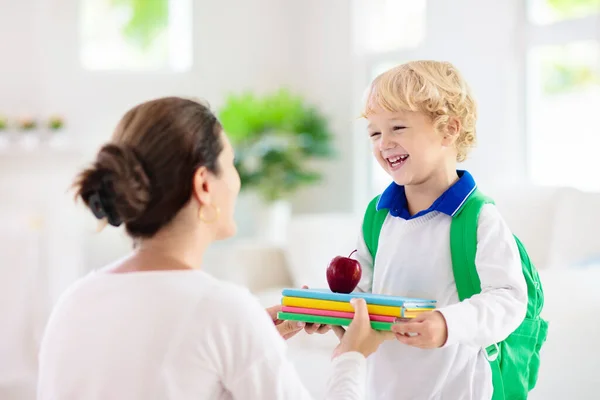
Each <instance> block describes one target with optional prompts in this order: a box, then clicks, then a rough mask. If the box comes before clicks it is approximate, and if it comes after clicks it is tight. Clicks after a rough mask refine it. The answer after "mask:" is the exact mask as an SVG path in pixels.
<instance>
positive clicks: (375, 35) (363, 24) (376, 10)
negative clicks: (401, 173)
mask: <svg viewBox="0 0 600 400" xmlns="http://www.w3.org/2000/svg"><path fill="white" fill-rule="evenodd" d="M356 4H357V8H358V9H357V10H356V13H357V14H358V16H359V17H358V23H357V26H358V27H359V28H358V30H359V32H358V35H357V36H358V38H359V43H360V45H361V46H360V47H361V49H360V53H361V56H362V57H363V59H362V61H363V62H364V65H365V66H366V69H365V70H364V71H365V72H366V74H364V75H363V74H362V73H361V75H363V76H362V82H360V86H361V87H362V88H366V87H367V86H368V84H369V83H370V82H371V81H372V80H373V78H375V77H376V76H377V75H379V74H380V73H382V72H384V71H386V70H388V69H389V68H391V67H393V66H395V65H398V64H400V63H402V62H404V61H406V60H407V59H408V58H410V56H409V55H408V54H407V53H408V52H411V51H414V50H415V49H417V48H419V47H421V46H422V45H423V43H424V41H425V39H426V33H427V29H426V27H427V1H426V0H369V1H368V2H362V1H357V2H356ZM362 96H363V93H360V94H359V95H358V96H357V98H362ZM357 125H358V126H357V137H358V138H359V142H358V146H360V148H361V149H362V153H361V152H359V153H358V154H365V157H368V162H367V164H366V165H367V166H368V181H369V185H370V188H369V190H368V193H366V194H365V195H367V196H371V195H373V194H377V193H381V191H382V190H383V189H385V188H386V187H387V186H388V185H389V184H390V182H391V179H390V177H389V175H388V174H387V173H386V172H385V171H384V170H383V169H382V168H381V166H380V165H379V164H378V163H377V160H375V158H374V157H373V156H372V155H371V152H370V151H368V152H366V151H365V150H364V149H365V148H368V149H370V140H369V138H368V136H367V133H366V124H362V123H361V124H357ZM363 165H364V164H363Z"/></svg>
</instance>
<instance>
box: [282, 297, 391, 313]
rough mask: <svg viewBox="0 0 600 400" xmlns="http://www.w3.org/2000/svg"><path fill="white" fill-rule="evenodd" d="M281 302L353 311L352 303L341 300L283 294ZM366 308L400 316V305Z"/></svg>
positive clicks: (374, 311) (370, 306)
mask: <svg viewBox="0 0 600 400" xmlns="http://www.w3.org/2000/svg"><path fill="white" fill-rule="evenodd" d="M281 304H282V305H284V306H290V307H303V308H316V309H321V310H330V311H345V312H354V308H353V307H352V304H350V303H346V302H342V301H332V300H318V299H309V298H304V297H288V296H284V297H283V298H282V299H281ZM367 309H368V310H369V314H374V315H387V316H390V317H400V316H401V315H402V307H392V306H380V305H377V304H367Z"/></svg>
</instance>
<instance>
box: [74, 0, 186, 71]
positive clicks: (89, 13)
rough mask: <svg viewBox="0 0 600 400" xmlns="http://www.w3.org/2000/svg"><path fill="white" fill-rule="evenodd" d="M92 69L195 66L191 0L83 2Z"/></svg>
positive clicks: (86, 59) (85, 58) (85, 46)
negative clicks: (193, 62)
mask: <svg viewBox="0 0 600 400" xmlns="http://www.w3.org/2000/svg"><path fill="white" fill-rule="evenodd" d="M81 6H82V7H81V20H80V22H81V25H80V33H81V41H80V43H81V49H80V55H81V63H82V65H83V67H84V68H86V69H88V70H96V71H99V70H100V71H107V70H119V71H173V72H181V71H186V70H188V69H190V67H191V64H192V0H149V1H138V0H82V3H81Z"/></svg>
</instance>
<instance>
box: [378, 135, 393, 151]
mask: <svg viewBox="0 0 600 400" xmlns="http://www.w3.org/2000/svg"><path fill="white" fill-rule="evenodd" d="M394 147H396V144H395V143H394V142H393V141H392V140H391V137H390V134H389V133H385V132H381V140H380V141H379V150H381V151H383V150H388V149H392V148H394Z"/></svg>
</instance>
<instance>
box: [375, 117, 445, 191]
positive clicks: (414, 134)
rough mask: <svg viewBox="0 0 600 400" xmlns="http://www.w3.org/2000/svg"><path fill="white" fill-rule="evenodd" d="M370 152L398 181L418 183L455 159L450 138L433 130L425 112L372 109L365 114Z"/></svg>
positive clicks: (401, 182)
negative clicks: (369, 139)
mask: <svg viewBox="0 0 600 400" xmlns="http://www.w3.org/2000/svg"><path fill="white" fill-rule="evenodd" d="M367 119H368V121H369V127H368V132H369V136H370V137H371V143H372V145H373V154H374V155H375V158H376V159H377V161H378V162H379V164H380V165H381V167H382V168H383V169H384V170H385V171H386V172H387V173H388V174H389V175H390V176H391V177H392V179H393V180H394V182H396V183H397V184H398V185H418V184H421V183H423V182H424V181H426V180H427V179H428V178H429V177H430V176H431V175H432V174H434V173H435V172H436V169H437V168H440V167H441V166H442V165H444V163H447V162H448V161H451V160H456V152H455V151H452V150H453V146H452V144H453V138H452V137H451V136H445V135H443V134H442V133H440V132H438V131H436V129H435V127H434V125H433V121H432V120H431V119H430V118H429V117H428V116H427V115H425V114H423V113H419V112H412V111H400V112H391V111H387V110H383V109H375V110H374V112H372V113H370V114H369V115H368V117H367Z"/></svg>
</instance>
